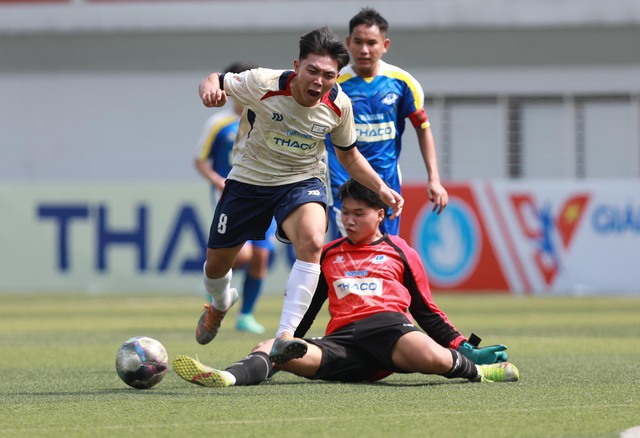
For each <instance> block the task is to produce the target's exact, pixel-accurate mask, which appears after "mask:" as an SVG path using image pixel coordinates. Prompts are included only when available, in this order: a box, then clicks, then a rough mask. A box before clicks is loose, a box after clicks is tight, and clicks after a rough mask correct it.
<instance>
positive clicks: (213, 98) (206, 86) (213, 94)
mask: <svg viewBox="0 0 640 438" xmlns="http://www.w3.org/2000/svg"><path fill="white" fill-rule="evenodd" d="M198 94H199V95H200V99H202V103H203V104H204V106H206V107H210V108H211V107H221V106H224V104H225V103H227V93H225V92H224V90H223V89H221V88H220V73H211V74H210V75H209V76H207V77H206V78H204V79H203V80H201V81H200V85H199V86H198Z"/></svg>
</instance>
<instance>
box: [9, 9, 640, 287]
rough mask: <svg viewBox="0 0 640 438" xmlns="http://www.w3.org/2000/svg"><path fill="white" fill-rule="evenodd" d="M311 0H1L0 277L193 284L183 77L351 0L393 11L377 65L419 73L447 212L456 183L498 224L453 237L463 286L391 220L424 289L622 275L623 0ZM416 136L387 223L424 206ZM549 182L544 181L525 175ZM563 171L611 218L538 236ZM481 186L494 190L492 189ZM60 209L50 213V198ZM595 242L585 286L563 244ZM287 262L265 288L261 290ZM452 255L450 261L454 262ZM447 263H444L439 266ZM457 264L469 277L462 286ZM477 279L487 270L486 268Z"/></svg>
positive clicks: (188, 111) (338, 12) (626, 160)
mask: <svg viewBox="0 0 640 438" xmlns="http://www.w3.org/2000/svg"><path fill="white" fill-rule="evenodd" d="M322 4H323V7H322V8H315V9H314V12H313V13H309V11H310V7H311V6H314V7H315V5H316V4H315V3H312V2H310V1H305V0H300V1H295V2H292V1H289V0H270V1H268V2H265V1H250V0H242V1H237V0H236V1H207V2H200V1H198V2H195V1H153V0H145V1H130V2H122V1H110V0H55V1H47V0H37V1H36V0H34V1H28V0H11V1H8V0H0V59H1V60H2V61H1V62H0V96H1V98H0V193H1V196H0V219H2V220H1V221H0V223H1V224H3V227H2V228H3V229H2V230H0V237H1V238H0V253H1V254H0V275H1V276H2V279H1V280H0V291H3V292H4V291H7V292H11V291H29V290H53V291H67V290H76V289H77V290H83V291H111V290H127V291H129V290H149V291H153V290H158V291H164V290H171V291H173V290H185V288H186V289H187V290H190V289H191V288H192V287H193V288H195V289H198V288H199V287H200V279H199V275H200V274H199V272H198V273H193V272H191V271H190V269H192V268H193V267H194V266H195V264H196V262H195V260H196V259H198V257H199V256H201V253H200V251H201V250H199V249H198V248H199V246H198V245H199V244H200V243H201V239H202V235H206V229H207V227H208V223H207V222H208V220H209V218H210V211H209V202H208V198H207V196H206V191H207V188H206V187H205V186H204V183H203V182H202V181H201V180H200V178H199V176H198V175H197V174H196V172H195V170H194V169H193V165H192V161H193V156H194V153H195V149H194V148H195V142H196V140H197V138H198V137H199V134H200V130H201V128H202V125H203V123H204V120H205V119H206V118H207V117H208V116H209V115H210V114H211V110H209V109H206V108H204V107H203V106H202V105H201V103H200V102H199V99H198V97H197V94H196V87H197V83H198V81H199V80H200V79H201V78H202V77H204V75H205V74H207V73H209V72H210V71H212V70H220V69H222V68H223V67H224V66H225V65H227V64H228V63H230V62H232V61H236V60H238V58H241V59H240V60H246V61H253V62H256V63H258V64H261V65H264V66H269V67H274V68H286V67H289V66H291V65H292V61H293V58H294V57H295V56H296V55H297V40H298V37H299V36H300V35H301V34H302V33H303V32H306V31H308V30H309V29H311V28H313V27H317V26H321V25H329V26H331V27H333V28H334V30H335V31H336V33H337V34H338V35H339V36H340V37H341V38H342V37H344V36H346V32H347V28H346V26H347V21H348V19H349V18H350V17H351V16H352V15H353V14H354V13H355V12H357V11H358V10H359V9H360V8H361V7H362V6H364V5H365V4H366V5H370V6H373V7H376V8H377V9H378V10H380V11H381V12H382V13H383V14H384V15H385V16H386V17H387V18H388V19H389V21H390V23H391V32H390V37H391V39H392V45H391V48H390V51H389V53H388V54H387V55H386V57H385V59H386V60H387V61H388V62H390V63H393V64H397V65H400V66H402V67H404V68H406V69H407V70H409V71H410V72H411V73H412V74H414V76H416V78H417V79H418V80H419V81H420V82H421V83H422V85H423V87H424V89H425V92H426V96H427V105H428V106H427V111H428V113H429V117H430V119H431V121H432V127H433V130H434V133H435V137H436V142H437V144H438V156H439V158H440V160H441V162H440V164H441V166H440V167H441V173H442V176H443V178H444V180H445V183H446V185H447V188H450V189H451V191H452V195H453V194H455V196H453V197H452V205H451V207H455V205H456V202H458V199H466V198H459V196H458V195H457V193H458V191H462V193H464V192H465V190H466V191H468V193H469V194H468V197H470V199H472V200H473V205H476V207H477V209H478V210H477V211H476V210H473V212H474V213H473V214H474V215H477V218H476V219H475V220H476V221H477V223H479V224H482V225H483V226H484V227H485V228H487V229H490V228H491V227H494V228H498V230H495V229H494V232H491V233H489V234H486V235H484V234H483V235H482V236H483V239H482V240H479V241H481V242H483V244H482V247H481V250H478V248H480V247H475V246H473V245H474V244H477V242H478V240H476V241H475V242H476V243H473V241H470V242H467V246H466V247H465V248H467V254H468V255H469V257H470V259H471V260H484V259H483V257H484V254H485V250H486V249H487V248H493V252H494V254H493V257H494V258H495V262H494V266H496V267H497V268H496V271H495V276H491V277H489V279H487V278H486V277H485V278H484V279H481V280H480V279H476V277H475V276H474V275H476V274H477V273H478V272H484V271H483V270H481V269H480V268H479V266H484V264H482V265H478V266H476V267H475V268H474V269H472V270H471V272H472V273H473V275H472V274H469V273H468V271H467V270H468V269H470V268H469V266H472V265H470V264H469V262H468V261H467V262H464V263H463V262H461V261H460V260H464V257H462V255H461V253H460V251H461V250H460V249H458V251H459V252H458V253H452V254H449V253H448V252H446V251H445V252H443V251H442V248H439V249H438V251H436V250H435V249H434V247H428V248H427V247H424V245H425V244H426V243H428V242H426V243H425V242H424V241H423V240H422V239H423V237H424V236H423V235H422V234H420V233H418V234H416V233H417V232H416V231H412V229H408V230H403V233H405V237H407V239H410V240H412V243H413V244H414V245H415V246H416V247H422V250H421V251H423V258H424V259H425V261H427V262H428V264H431V263H432V264H434V267H433V268H430V269H433V272H431V273H430V275H431V277H432V280H433V281H434V282H435V283H434V284H435V285H436V286H437V288H439V289H443V290H451V291H454V290H458V289H462V290H465V289H466V288H470V287H472V286H469V284H475V287H479V288H480V289H481V290H495V291H502V292H504V291H506V290H507V289H509V290H513V291H515V292H516V293H528V292H530V291H533V292H535V293H552V292H554V293H555V292H558V293H572V292H575V293H578V292H580V291H586V292H585V293H601V292H602V293H606V292H620V291H627V292H628V291H633V290H637V288H638V287H637V286H636V285H638V284H639V283H638V281H637V280H638V279H637V277H629V276H630V275H632V274H633V272H632V271H633V268H630V269H626V268H627V267H628V264H625V262H626V260H633V257H635V258H637V253H635V254H634V253H633V251H632V250H631V249H629V248H628V247H627V246H626V245H625V242H626V241H627V240H628V241H630V242H636V240H634V239H636V238H637V233H636V232H634V231H633V230H634V228H633V224H635V226H636V228H635V229H636V230H637V223H638V219H637V215H638V202H637V197H636V196H637V195H634V194H632V193H630V192H629V190H628V189H627V187H632V188H634V189H635V188H637V182H638V181H639V180H640V52H638V50H637V49H636V46H637V43H636V42H637V41H640V3H639V2H637V1H635V0H610V1H608V2H602V1H600V0H598V1H596V0H557V1H554V2H539V1H529V0H523V1H513V0H456V1H452V0H398V1H393V2H391V1H378V0H373V1H369V2H366V3H364V2H361V1H355V0H340V1H337V0H327V1H325V2H323V3H322ZM249 10H250V11H251V12H252V13H251V14H247V13H246V11H249ZM282 17H286V19H283V18H282ZM538 116H540V117H538ZM529 122H531V123H530V124H528V123H529ZM552 128H553V129H552ZM414 137H415V136H414V135H413V134H412V133H411V132H408V133H407V134H405V136H404V139H405V144H404V148H403V154H402V158H401V167H402V168H403V178H404V181H405V183H406V184H407V186H408V189H407V190H409V191H412V190H414V189H413V187H414V186H415V187H417V188H416V189H415V190H417V192H416V194H415V195H411V196H410V197H409V199H410V202H409V203H408V206H411V207H410V208H408V209H407V211H406V212H405V219H404V224H405V225H404V226H405V227H406V226H408V225H407V224H409V223H411V224H413V223H414V222H416V221H417V223H420V221H426V220H427V219H428V217H423V216H420V215H418V211H417V210H416V211H414V210H413V209H417V208H419V206H422V205H423V201H424V200H423V199H422V198H423V195H424V194H423V193H420V191H421V190H422V188H420V187H421V184H423V183H424V178H425V174H424V166H423V165H422V159H421V157H420V153H419V150H418V147H417V144H416V141H415V138H414ZM527 148H529V149H527ZM595 177H598V178H595ZM603 177H604V179H602V178H603ZM620 178H622V180H620ZM477 181H482V182H481V183H479V182H477ZM549 181H553V184H554V185H553V188H549V189H548V191H539V188H540V187H547V185H546V184H547V183H548V182H549ZM556 183H557V185H555V184H556ZM503 184H507V186H506V187H508V190H511V189H512V188H513V190H514V191H515V190H517V193H521V192H522V191H529V193H531V197H530V198H527V199H528V200H524V201H523V200H520V201H518V207H517V208H516V207H515V206H514V204H513V203H514V202H515V201H513V200H512V199H511V198H510V197H509V196H510V195H509V196H507V195H504V199H503V198H502V197H501V196H502V195H500V193H501V190H503V187H505V186H503ZM512 184H513V185H512ZM572 184H577V185H578V186H577V187H582V185H583V184H584V187H586V188H587V189H588V190H587V191H588V192H589V193H591V194H592V195H591V196H590V198H589V199H590V202H589V203H587V204H586V205H587V207H586V208H590V207H591V206H594V205H596V203H595V202H596V200H598V199H600V196H601V194H602V193H603V192H604V191H605V190H614V193H615V196H617V195H618V194H620V195H621V196H622V195H627V198H625V201H624V202H623V201H622V200H619V201H616V204H615V206H614V207H615V208H613V209H612V210H611V211H613V212H620V213H619V214H618V213H611V216H612V217H613V218H614V219H612V221H613V224H614V225H612V227H613V228H615V229H623V230H624V231H622V232H619V233H618V234H616V233H610V234H608V235H605V234H598V233H597V232H596V229H595V228H594V229H588V228H587V225H585V224H590V223H592V221H589V220H587V219H586V218H588V217H592V216H591V214H592V212H589V213H588V211H589V210H584V211H583V217H582V220H581V222H580V223H581V225H580V226H579V227H578V228H576V231H574V232H573V234H572V236H571V237H572V239H571V241H570V242H568V243H567V245H569V246H566V247H565V246H563V245H565V243H557V242H555V243H554V239H562V238H564V239H567V238H568V237H567V236H566V235H562V234H561V233H563V232H564V233H566V230H565V231H562V230H560V229H558V228H557V227H558V225H557V223H558V222H562V220H561V218H560V211H561V210H562V205H563V203H564V202H565V198H566V199H570V198H572V197H573V191H572V190H574V189H573V188H572V187H573V186H572ZM611 184H613V185H611ZM484 187H493V189H492V190H493V191H494V192H495V196H496V199H494V200H493V201H492V199H493V198H492V197H491V196H489V195H488V194H487V193H491V191H489V192H487V191H486V190H485V189H484ZM504 190H507V189H504ZM545 190H546V189H545ZM576 190H577V189H576ZM580 190H581V189H580ZM637 192H638V191H637V190H636V193H637ZM518 196H519V195H518ZM414 197H415V199H417V200H416V201H414V200H413V199H414ZM516 198H517V196H516ZM525 198H526V197H525ZM517 199H520V198H517ZM494 201H495V203H496V205H495V206H494V207H495V208H493V207H492V208H490V209H487V207H486V205H487V203H489V202H494ZM627 201H628V202H627ZM468 202H471V201H468ZM602 202H603V203H604V201H602ZM60 203H62V205H63V206H66V207H65V208H66V209H63V210H56V208H58V207H59V205H58V204H60ZM461 205H466V204H461ZM40 206H44V207H51V208H52V209H47V208H45V209H43V210H41V209H40ZM67 207H68V208H67ZM518 209H523V210H522V211H520V210H518ZM412 211H413V213H411V212H412ZM450 211H452V212H456V211H458V212H459V211H467V210H465V209H464V208H463V207H460V208H459V209H458V208H451V209H450ZM571 211H575V210H574V209H571ZM523 212H528V213H527V215H526V216H525V217H526V218H528V219H527V220H526V221H525V220H524V219H522V218H520V216H522V215H523V214H524V213H523ZM498 213H500V214H498ZM470 214H471V213H469V215H470ZM411 215H416V216H415V218H413V219H409V217H411ZM621 215H622V216H621ZM623 216H624V217H626V218H627V219H625V220H624V221H623V220H622V219H619V218H620V217H623ZM453 217H454V214H453V213H451V214H450V215H445V216H442V217H441V219H442V220H441V221H439V223H440V224H443V225H442V226H436V228H438V229H439V231H438V232H439V233H440V232H442V233H444V231H445V229H444V228H443V227H444V224H447V227H449V228H450V229H456V228H455V225H456V224H457V225H458V226H461V225H460V223H457V222H456V221H455V220H454V219H453ZM456 217H460V218H462V217H463V216H456ZM469 217H475V216H469ZM416 218H417V219H416ZM615 218H618V219H615ZM460 220H462V219H460ZM563 220H564V219H563ZM470 221H471V220H470ZM536 221H537V222H536ZM502 222H504V223H502ZM565 222H566V220H565ZM565 222H562V223H563V224H565ZM620 223H622V224H626V225H624V226H623V225H615V224H620ZM492 224H493V225H492ZM495 224H498V225H497V226H496V225H495ZM523 224H524V225H523ZM543 224H544V226H543ZM554 224H556V225H554ZM566 226H567V225H566V224H565V225H563V227H566ZM507 227H508V228H507ZM554 227H555V228H554ZM483 229H484V228H483V227H480V230H483ZM563 229H564V228H563ZM196 230H200V232H198V231H196ZM505 230H508V232H509V234H508V235H507V234H504V233H507V231H505ZM489 231H491V230H489ZM423 233H424V232H423ZM523 233H524V234H523ZM559 233H560V234H559ZM634 233H636V234H634ZM174 235H175V236H177V237H173V238H172V236H174ZM414 235H416V236H422V237H415V236H414ZM587 235H588V236H590V237H588V238H587V237H585V236H587ZM469 236H471V235H469ZM553 236H555V237H553ZM559 236H560V237H559ZM562 236H564V237H562ZM578 236H582V237H578ZM615 236H618V237H619V238H615ZM620 236H622V238H620ZM476 237H477V236H476ZM605 237H606V238H605ZM119 239H121V240H122V242H120V241H119ZM172 239H173V240H172ZM449 239H450V238H449ZM484 239H487V240H484ZM576 239H577V240H576ZM562 242H564V241H562ZM578 242H583V243H582V244H583V245H593V249H590V247H584V248H582V247H580V245H579V244H578ZM585 242H586V243H585ZM459 243H460V242H459ZM543 243H544V245H543ZM535 245H540V248H541V250H540V251H541V252H540V253H539V254H538V252H536V250H535ZM601 245H604V246H603V247H602V246H601ZM601 247H602V248H604V249H605V250H606V251H608V252H607V256H606V257H604V258H603V260H602V263H604V266H607V267H608V269H609V268H611V269H613V271H612V272H614V273H615V276H616V278H617V279H618V280H620V281H624V283H611V281H612V279H608V281H609V282H607V283H601V282H600V280H598V281H595V280H593V281H592V279H591V277H590V274H591V273H592V271H595V270H596V269H593V266H597V263H596V256H589V257H586V256H585V257H586V258H580V257H578V258H576V255H575V253H574V251H576V250H575V249H574V248H581V249H580V254H591V253H592V252H593V251H596V250H597V249H598V248H601ZM636 247H637V246H636ZM36 248H37V249H36ZM452 248H455V246H452ZM473 248H475V249H473ZM472 249H473V250H472ZM542 249H544V251H542ZM34 250H35V251H34ZM279 251H282V248H279ZM474 251H480V254H482V257H481V256H478V255H477V254H476V252H474ZM590 251H591V252H590ZM456 254H457V257H459V258H456V256H455V255H456ZM473 254H476V255H473ZM611 254H616V255H617V254H624V255H625V257H626V256H629V258H627V259H620V260H618V259H616V258H615V257H613V258H612V256H611ZM436 255H439V256H440V258H438V257H436ZM63 256H64V257H63ZM472 256H473V257H472ZM65 257H66V259H65ZM285 258H286V256H282V257H281V258H280V259H281V260H282V264H277V266H276V270H275V272H274V274H273V275H274V276H275V277H274V280H273V281H270V283H269V284H270V285H276V286H275V287H274V288H273V289H274V290H275V291H278V292H279V291H281V285H282V284H283V282H284V279H283V276H285V275H286V267H285V262H284V260H285ZM536 259H540V260H541V261H538V262H536ZM65 260H66V263H67V264H66V265H65V264H64V263H63V262H64V261H65ZM447 260H449V262H450V263H451V264H452V265H448V264H447V263H445V262H446V261H447ZM456 260H457V262H456ZM515 260H519V261H518V262H517V263H516V262H515ZM558 260H560V261H562V263H561V264H558V265H557V266H558V267H557V269H556V272H555V274H553V281H551V282H549V281H548V280H545V278H550V277H549V275H551V274H549V272H552V271H553V269H551V268H549V267H548V265H547V264H542V261H545V263H553V262H554V261H555V262H557V261H558ZM576 260H582V261H584V262H585V265H584V266H583V267H582V268H581V269H586V271H584V272H582V271H581V275H584V279H583V280H584V281H578V280H577V279H575V278H573V277H571V275H569V273H575V272H578V271H575V269H573V268H574V263H576ZM613 260H615V261H616V264H615V265H611V266H609V265H607V263H613ZM618 262H619V263H618ZM456 263H461V264H462V265H464V266H466V268H465V269H461V268H460V267H458V268H456V269H458V270H457V271H456V269H454V268H453V267H452V266H454V267H455V266H457V264H456ZM536 263H537V264H536ZM473 266H475V265H473ZM540 266H542V267H540ZM438 267H440V269H441V270H442V272H440V271H436V270H435V269H436V268H438ZM616 267H618V268H619V267H625V270H627V271H629V272H627V273H626V274H624V273H620V272H618V271H617V270H616V269H618V268H616ZM569 268H572V269H569ZM614 268H615V269H614ZM193 269H195V268H193ZM451 269H453V272H454V273H455V272H457V274H455V275H453V274H451V273H449V274H446V275H445V273H446V272H448V270H451ZM549 269H551V271H549ZM567 269H569V270H568V271H567ZM477 270H480V271H477ZM486 272H493V271H486ZM41 273H42V277H40V275H41ZM465 275H472V277H473V278H474V280H473V281H476V280H477V281H481V283H468V282H469V281H471V280H469V279H467V277H466V276H465ZM541 275H542V277H541ZM544 275H546V276H547V277H545V276H544ZM565 275H569V277H565ZM496 278H498V279H500V281H499V284H494V283H492V282H491V281H490V280H492V281H493V280H495V279H496ZM587 280H588V281H587ZM495 281H497V280H495ZM609 286H610V287H611V288H610V289H607V288H608V287H609Z"/></svg>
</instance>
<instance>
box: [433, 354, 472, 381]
mask: <svg viewBox="0 0 640 438" xmlns="http://www.w3.org/2000/svg"><path fill="white" fill-rule="evenodd" d="M449 351H450V352H451V356H453V366H452V367H451V369H450V370H449V371H448V372H446V373H444V374H441V375H442V376H443V377H446V378H447V379H455V378H456V377H463V378H465V379H474V378H476V377H477V376H478V369H477V368H476V364H475V363H473V362H472V361H471V359H469V358H467V357H466V356H465V355H463V354H460V353H459V352H458V350H454V349H453V348H449Z"/></svg>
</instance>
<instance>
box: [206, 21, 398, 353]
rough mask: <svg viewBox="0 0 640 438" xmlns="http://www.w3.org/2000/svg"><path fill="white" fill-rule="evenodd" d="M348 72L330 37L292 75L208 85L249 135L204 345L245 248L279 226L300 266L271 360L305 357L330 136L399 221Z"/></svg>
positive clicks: (216, 230) (259, 72)
mask: <svg viewBox="0 0 640 438" xmlns="http://www.w3.org/2000/svg"><path fill="white" fill-rule="evenodd" d="M348 62H349V53H348V52H347V49H346V47H345V46H344V44H342V43H341V42H340V41H339V40H338V39H337V38H336V37H335V35H334V34H333V32H332V31H331V30H329V29H328V28H326V27H325V28H321V29H316V30H313V31H311V32H309V33H307V34H305V35H303V36H302V37H301V38H300V41H299V56H298V58H297V59H295V60H294V62H293V70H272V69H265V68H258V69H253V70H249V71H246V72H243V73H240V74H229V73H227V74H220V73H213V74H211V75H209V76H207V77H206V78H205V79H203V80H202V81H201V82H200V86H199V94H200V98H201V99H202V102H203V103H204V105H205V106H208V107H220V106H223V105H224V104H225V103H226V102H227V94H228V95H229V96H231V97H233V98H234V99H235V100H237V101H238V102H239V103H240V104H241V105H242V106H243V108H244V112H243V114H242V120H241V124H242V123H246V127H247V129H246V130H242V132H243V135H242V136H238V137H237V138H236V142H235V146H234V148H235V152H234V156H233V167H232V169H231V172H229V175H228V177H227V181H226V184H225V186H224V190H223V192H222V196H221V197H220V201H219V202H218V205H217V207H216V211H215V213H214V216H213V221H212V223H211V230H210V233H209V243H208V249H207V260H206V262H205V266H204V284H205V289H206V290H207V291H208V292H209V294H210V295H211V297H212V300H213V301H212V305H211V306H209V307H208V308H207V309H206V310H205V311H204V312H203V314H202V316H201V317H200V321H199V322H198V328H197V331H196V339H197V341H198V342H199V343H201V344H206V343H208V342H210V341H211V340H212V339H213V338H214V337H215V336H216V335H217V333H218V329H219V328H220V323H221V321H222V319H223V318H224V316H225V314H226V312H227V311H228V310H229V308H230V307H231V306H232V305H233V303H234V302H235V300H236V299H237V291H235V290H234V289H231V288H230V281H231V276H232V270H231V268H232V266H233V264H234V262H235V259H236V257H237V255H238V253H239V251H240V249H241V248H242V246H243V245H244V243H245V242H246V241H247V240H260V239H264V237H265V231H266V230H267V229H268V228H269V224H270V223H271V219H272V218H273V217H275V219H276V221H277V224H278V228H277V232H276V236H277V237H278V238H279V239H280V240H282V241H284V242H290V243H292V244H293V246H294V248H295V253H296V257H297V259H296V261H295V262H294V264H293V266H292V267H291V271H290V274H289V277H288V280H287V284H286V287H285V292H284V303H283V308H282V313H281V317H280V325H279V328H278V330H277V332H276V338H275V342H274V343H273V347H272V349H271V352H270V358H271V360H272V361H273V362H275V363H279V364H281V363H286V362H288V361H289V360H291V359H294V358H298V357H302V356H304V355H305V354H306V352H307V343H306V342H305V341H304V340H302V339H298V338H294V336H293V334H294V332H295V330H296V328H297V326H298V324H299V323H300V320H301V319H302V317H303V315H304V314H305V312H306V310H307V308H308V307H309V303H310V302H311V299H312V297H313V292H314V291H315V289H316V285H317V284H318V279H319V276H320V253H321V251H322V246H323V245H324V242H325V232H326V229H327V219H326V206H327V195H326V187H325V185H326V180H325V177H326V167H325V165H324V157H325V146H324V139H325V138H326V136H327V135H328V134H329V133H331V135H332V140H333V143H334V148H335V149H336V156H337V159H338V160H339V161H340V163H341V164H342V165H343V166H344V168H345V169H347V171H348V172H349V174H350V175H351V176H352V177H353V178H354V179H356V180H357V181H359V182H360V183H362V184H363V185H365V186H366V187H368V188H370V189H371V190H373V191H374V192H375V193H377V194H378V195H379V196H380V198H381V199H382V200H384V202H385V203H386V204H387V205H389V206H390V207H391V208H392V210H393V216H397V215H399V214H400V213H401V211H402V207H403V204H404V200H403V199H402V197H401V196H400V195H399V194H398V193H397V192H396V191H394V190H392V189H390V188H389V187H388V186H387V185H386V184H385V183H384V181H382V179H381V178H380V177H379V176H378V174H377V173H376V172H375V171H374V170H373V169H372V168H371V166H370V165H369V163H368V162H367V161H366V160H365V159H364V158H363V157H362V155H361V154H360V152H359V151H358V148H357V147H356V133H355V127H354V122H353V114H352V108H351V101H350V100H349V98H348V97H347V95H346V94H344V93H343V92H342V90H341V89H340V87H339V86H338V85H337V84H336V80H337V78H338V73H339V71H340V69H341V68H342V67H344V66H345V65H346V64H347V63H348Z"/></svg>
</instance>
